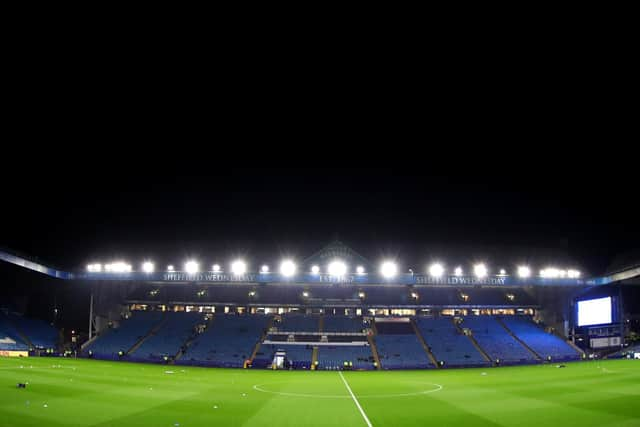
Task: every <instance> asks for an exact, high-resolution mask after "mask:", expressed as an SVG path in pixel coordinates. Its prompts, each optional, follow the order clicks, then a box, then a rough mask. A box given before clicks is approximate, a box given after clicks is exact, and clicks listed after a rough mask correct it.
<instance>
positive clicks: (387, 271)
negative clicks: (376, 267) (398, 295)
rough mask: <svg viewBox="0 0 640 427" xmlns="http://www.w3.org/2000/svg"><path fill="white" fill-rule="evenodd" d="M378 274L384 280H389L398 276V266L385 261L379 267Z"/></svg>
mask: <svg viewBox="0 0 640 427" xmlns="http://www.w3.org/2000/svg"><path fill="white" fill-rule="evenodd" d="M380 274H382V276H383V277H384V278H386V279H391V278H392V277H395V275H396V274H398V265H397V264H396V263H395V262H393V261H385V262H383V263H382V265H381V266H380Z"/></svg>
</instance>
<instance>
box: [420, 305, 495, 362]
mask: <svg viewBox="0 0 640 427" xmlns="http://www.w3.org/2000/svg"><path fill="white" fill-rule="evenodd" d="M416 326H417V327H418V330H419V331H420V333H421V334H422V337H423V338H424V340H425V342H426V343H427V345H428V346H429V348H430V350H431V353H432V354H433V356H434V357H435V358H436V360H438V361H443V362H444V366H445V367H446V366H485V365H488V364H489V362H487V361H486V360H485V359H484V357H482V354H480V352H479V351H478V350H477V349H476V348H475V346H474V345H473V344H472V343H471V340H469V338H468V337H467V336H465V335H464V334H461V333H460V331H459V330H458V328H456V326H455V325H454V324H453V319H451V318H446V317H440V318H424V317H423V318H420V317H419V318H416Z"/></svg>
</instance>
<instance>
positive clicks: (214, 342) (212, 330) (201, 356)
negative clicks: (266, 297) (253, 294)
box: [176, 314, 270, 368]
mask: <svg viewBox="0 0 640 427" xmlns="http://www.w3.org/2000/svg"><path fill="white" fill-rule="evenodd" d="M269 320H270V316H263V315H234V314H228V315H225V314H220V315H216V316H215V317H214V318H213V321H212V323H211V325H210V326H209V327H207V329H206V330H205V331H204V332H203V333H202V334H200V335H198V337H197V338H196V339H195V340H194V341H193V343H192V344H191V345H190V346H189V347H188V348H187V350H186V352H185V354H184V356H183V357H182V358H180V359H179V360H177V361H176V363H177V364H183V365H187V364H193V365H198V364H203V365H210V366H222V367H234V368H239V367H242V366H243V365H244V362H245V361H246V360H247V359H249V358H250V357H251V354H252V353H253V349H254V347H255V345H256V343H257V342H258V341H259V340H260V338H261V336H262V334H263V332H264V331H265V330H266V328H267V325H268V323H269Z"/></svg>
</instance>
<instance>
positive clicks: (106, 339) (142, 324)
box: [84, 311, 163, 360]
mask: <svg viewBox="0 0 640 427" xmlns="http://www.w3.org/2000/svg"><path fill="white" fill-rule="evenodd" d="M162 318H163V313H162V312H160V311H136V312H134V313H133V315H132V316H131V317H130V318H129V319H126V320H124V321H123V322H122V323H121V324H120V327H118V328H111V329H107V330H106V331H105V332H103V333H102V334H101V335H100V336H99V337H98V338H97V339H96V340H95V341H93V342H92V343H91V344H89V345H88V346H87V347H86V348H85V349H84V350H85V351H86V352H89V351H90V352H91V353H92V355H93V357H95V358H97V359H113V360H117V359H119V358H120V356H119V355H118V352H123V353H126V352H127V351H129V349H131V348H132V347H133V346H134V345H135V344H136V343H137V342H139V341H140V340H141V339H142V338H144V337H145V336H146V335H147V334H148V333H149V331H151V329H152V328H153V327H154V326H157V325H158V323H159V322H160V321H161V320H162Z"/></svg>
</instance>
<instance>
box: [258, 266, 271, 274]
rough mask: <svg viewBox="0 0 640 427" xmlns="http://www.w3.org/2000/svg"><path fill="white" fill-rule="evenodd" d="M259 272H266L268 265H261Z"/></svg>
mask: <svg viewBox="0 0 640 427" xmlns="http://www.w3.org/2000/svg"><path fill="white" fill-rule="evenodd" d="M260 272H262V273H268V272H269V266H268V265H263V266H262V268H261V269H260Z"/></svg>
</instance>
